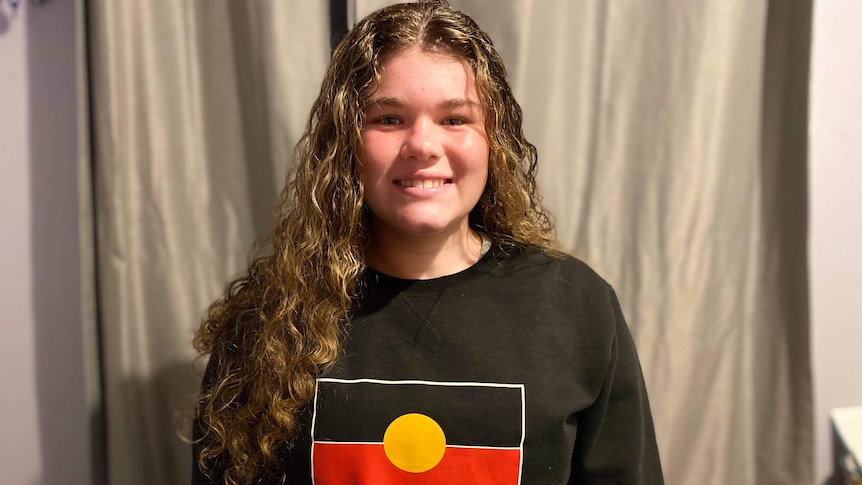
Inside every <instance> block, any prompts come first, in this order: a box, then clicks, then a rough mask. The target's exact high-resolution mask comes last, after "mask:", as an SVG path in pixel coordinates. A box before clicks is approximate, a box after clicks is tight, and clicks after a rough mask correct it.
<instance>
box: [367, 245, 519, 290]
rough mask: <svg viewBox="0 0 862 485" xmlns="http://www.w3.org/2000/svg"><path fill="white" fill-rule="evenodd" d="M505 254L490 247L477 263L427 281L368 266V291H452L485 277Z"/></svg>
mask: <svg viewBox="0 0 862 485" xmlns="http://www.w3.org/2000/svg"><path fill="white" fill-rule="evenodd" d="M504 254H505V252H504V251H502V250H500V248H499V247H498V246H497V245H493V244H492V246H491V248H490V249H489V251H488V252H486V253H485V254H484V255H483V256H482V257H481V258H479V260H478V261H476V262H475V263H474V264H472V265H470V266H468V267H467V268H464V269H462V270H461V271H458V272H457V273H452V274H450V275H445V276H438V277H436V278H429V279H407V278H399V277H397V276H391V275H388V274H386V273H382V272H380V271H378V270H376V269H374V268H372V267H370V266H368V267H367V268H366V270H365V271H366V276H367V281H368V285H369V289H372V291H373V292H374V293H377V292H379V291H381V290H383V291H387V290H392V291H396V292H409V293H430V292H437V291H440V290H443V289H452V288H455V287H458V286H463V285H464V284H466V283H469V282H471V281H474V280H475V279H476V278H478V277H481V276H483V275H486V274H488V273H490V272H491V270H493V269H494V268H495V267H497V266H498V265H499V260H500V256H501V255H504Z"/></svg>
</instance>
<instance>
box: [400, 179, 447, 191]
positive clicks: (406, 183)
mask: <svg viewBox="0 0 862 485" xmlns="http://www.w3.org/2000/svg"><path fill="white" fill-rule="evenodd" d="M397 183H398V185H401V186H402V187H418V188H420V189H430V188H433V187H439V186H441V185H443V184H445V183H446V181H445V180H398V181H397Z"/></svg>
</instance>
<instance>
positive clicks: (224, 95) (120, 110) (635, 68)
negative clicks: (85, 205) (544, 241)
mask: <svg viewBox="0 0 862 485" xmlns="http://www.w3.org/2000/svg"><path fill="white" fill-rule="evenodd" d="M334 3H338V2H334ZM349 3H350V6H351V7H352V11H353V12H355V15H356V16H358V17H361V16H364V15H365V14H367V13H368V12H370V11H371V10H373V9H375V8H378V7H380V6H382V5H384V4H388V3H393V2H389V1H376V0H355V2H349ZM451 3H452V4H453V5H454V6H456V7H458V8H462V9H463V10H464V11H466V12H467V13H469V14H470V15H472V16H473V17H474V18H475V19H476V20H477V21H478V22H479V24H480V25H481V26H482V27H483V28H485V29H486V30H487V31H489V33H490V34H491V36H492V38H493V39H494V40H495V42H496V45H497V46H498V49H499V50H500V51H501V54H502V55H503V57H504V58H505V59H506V62H507V66H508V68H509V72H510V76H511V81H512V84H513V86H514V89H515V91H516V94H517V97H518V99H519V100H520V102H521V104H522V106H523V108H524V111H525V119H526V127H525V129H526V131H527V134H528V136H529V137H530V139H531V140H532V141H533V143H535V144H536V145H537V146H538V149H539V159H540V167H541V168H540V187H541V189H542V192H543V194H544V196H545V201H546V203H547V205H548V206H549V207H550V208H551V210H552V211H553V213H554V215H555V216H556V221H557V226H558V233H559V238H560V241H561V244H562V245H563V246H564V247H566V248H567V249H569V250H570V251H572V252H574V253H575V254H576V255H578V256H579V257H581V258H582V259H584V260H586V261H587V262H588V263H590V264H591V265H592V266H593V267H595V268H596V269H597V270H598V271H599V272H600V273H601V274H603V275H604V276H605V277H606V279H608V281H610V282H611V283H612V284H613V285H614V286H615V287H616V289H617V292H618V293H619V295H620V298H621V300H622V303H623V305H624V307H625V308H624V309H625V312H626V314H627V317H628V321H629V322H630V325H631V328H632V331H633V333H634V335H635V338H636V340H637V343H638V348H639V352H640V357H641V361H642V364H643V367H644V371H645V375H646V380H647V385H648V389H649V392H650V399H651V402H652V409H653V414H654V417H655V421H656V430H657V435H658V439H659V446H660V450H661V453H662V461H663V464H664V468H665V474H666V478H667V483H670V484H683V485H685V484H691V483H698V484H701V483H702V484H733V485H737V484H752V485H753V484H758V485H760V484H806V485H807V484H810V483H812V482H813V473H812V417H811V400H812V397H811V373H810V369H809V354H808V327H807V325H808V320H807V318H808V313H807V283H806V277H807V275H806V246H805V240H806V204H807V200H806V165H805V164H806V160H805V152H806V146H805V129H806V128H805V127H806V122H807V120H806V104H807V103H806V96H807V94H806V93H807V67H808V49H809V42H810V27H809V25H810V20H811V19H810V16H811V12H810V10H811V2H810V0H800V1H799V2H785V1H781V0H772V1H770V0H720V1H704V2H684V1H681V0H678V1H670V0H653V1H649V2H642V1H639V2H635V1H628V0H623V1H613V2H610V1H604V0H590V1H587V0H582V1H565V0H557V1H550V0H541V1H540V0H460V1H458V0H451ZM327 23H328V11H327V3H325V2H306V1H301V0H296V1H285V0H272V1H263V0H261V1H255V2H239V1H236V2H233V1H227V0H220V1H215V0H213V1H204V0H197V1H192V0H188V1H182V2H176V1H171V0H160V1H154V2H133V1H131V0H123V1H118V2H98V3H95V4H94V5H93V6H92V7H91V12H90V29H91V34H90V35H91V44H92V46H93V47H92V50H93V52H92V54H91V68H92V71H91V75H92V79H93V81H92V86H93V92H92V100H93V114H94V116H93V119H94V126H93V129H94V133H95V135H94V147H93V152H94V157H95V167H96V169H95V170H96V172H95V180H96V186H95V197H96V203H97V213H96V227H97V230H98V238H97V239H98V241H97V244H98V267H99V271H98V274H99V302H100V303H99V304H100V307H99V308H100V317H101V318H100V321H101V328H102V341H103V346H102V348H103V357H102V360H103V362H104V366H103V374H104V381H105V399H106V408H107V435H108V462H109V478H110V483H112V484H136V483H141V484H144V483H147V484H149V483H160V484H161V483H186V482H187V481H188V480H187V470H188V467H189V451H188V448H187V446H186V445H184V444H183V443H182V441H180V440H179V438H177V436H176V433H175V432H174V430H175V429H176V421H177V420H174V419H172V418H171V416H172V415H173V413H174V411H176V410H177V409H182V408H183V405H188V403H189V401H188V395H189V394H190V393H191V392H192V391H193V389H194V387H195V386H196V385H197V380H198V377H196V376H194V375H193V374H192V373H191V372H190V371H189V369H190V363H191V361H192V360H193V358H194V352H193V351H192V350H191V347H190V341H191V335H192V332H193V330H194V328H196V326H197V323H198V321H199V319H200V316H201V313H202V311H203V310H204V309H205V308H206V305H207V304H208V303H209V302H210V301H211V300H212V299H213V298H215V297H216V296H217V295H218V294H219V292H220V291H221V289H222V287H223V284H224V282H225V281H226V280H227V279H228V278H230V277H231V276H233V275H235V274H237V272H239V271H240V270H241V269H242V268H243V266H244V265H245V264H246V262H247V255H248V254H249V250H250V248H251V244H252V241H253V239H254V237H255V236H256V235H259V234H262V233H264V232H265V231H266V230H267V228H268V226H269V224H270V210H271V208H272V207H273V206H274V204H275V200H276V194H277V191H278V190H279V188H280V186H281V185H282V182H283V176H284V173H285V171H286V169H287V167H288V160H289V154H290V150H291V147H292V145H293V144H294V143H295V142H296V140H297V137H298V135H299V134H300V133H301V130H302V128H303V126H302V124H303V123H304V122H305V118H306V116H307V111H308V108H309V106H310V103H311V101H312V100H313V98H314V97H315V95H316V91H317V89H318V87H319V82H320V79H321V77H322V72H323V69H324V66H325V63H326V60H327V56H328V49H329V46H328V40H329V39H328V36H329V34H328V27H327ZM185 409H188V408H187V407H186V408H185ZM180 416H181V418H182V415H180ZM179 422H180V423H182V422H184V421H183V419H179Z"/></svg>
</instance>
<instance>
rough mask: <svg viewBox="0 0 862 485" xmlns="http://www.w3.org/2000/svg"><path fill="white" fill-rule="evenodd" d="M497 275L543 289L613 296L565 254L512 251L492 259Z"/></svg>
mask: <svg viewBox="0 0 862 485" xmlns="http://www.w3.org/2000/svg"><path fill="white" fill-rule="evenodd" d="M495 258H496V261H497V263H498V270H497V272H496V273H497V275H498V276H499V277H501V278H507V279H524V280H540V281H541V282H542V283H543V285H558V286H561V287H570V288H572V289H573V290H579V291H589V292H591V293H592V292H600V293H605V292H610V293H612V292H613V289H612V288H611V286H610V285H609V284H608V282H607V281H605V279H604V278H602V277H601V276H600V275H599V274H598V273H596V272H595V271H594V270H593V269H592V268H591V267H590V266H589V265H588V264H587V263H585V262H584V261H582V260H580V259H578V258H576V257H574V256H571V255H568V254H565V253H549V252H547V251H543V250H541V249H538V248H529V247H528V248H514V249H509V250H505V251H500V252H499V253H498V254H497V255H495Z"/></svg>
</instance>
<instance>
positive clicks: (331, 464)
mask: <svg viewBox="0 0 862 485" xmlns="http://www.w3.org/2000/svg"><path fill="white" fill-rule="evenodd" d="M313 446H314V449H313V453H314V455H313V458H312V460H313V462H314V483H315V485H344V484H345V483H357V484H358V483H374V484H379V485H390V484H391V485H401V484H411V485H413V484H415V485H426V484H427V485H433V484H441V483H445V484H449V483H458V484H469V485H509V484H511V485H517V484H518V474H519V471H520V469H521V451H520V450H517V449H516V450H512V449H495V448H453V447H446V453H445V454H444V455H443V459H442V460H441V461H440V463H438V464H437V466H435V467H434V468H432V469H430V470H428V471H427V472H424V473H410V472H405V471H404V470H401V469H400V468H398V467H396V466H395V465H393V464H392V462H390V461H389V459H388V458H387V457H386V453H385V452H384V451H383V445H382V444H355V443H350V444H347V443H323V442H316V443H314V445H313ZM371 479H373V482H371V481H370V480H371Z"/></svg>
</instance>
